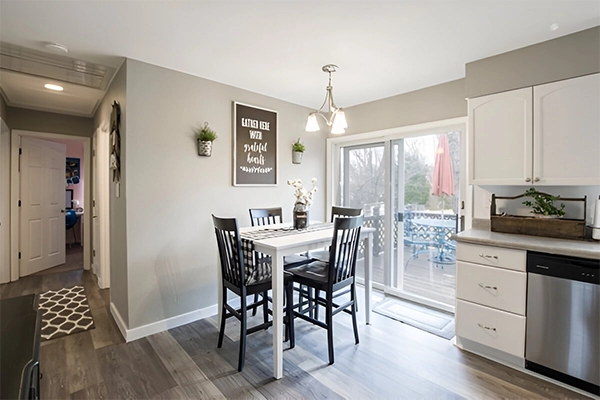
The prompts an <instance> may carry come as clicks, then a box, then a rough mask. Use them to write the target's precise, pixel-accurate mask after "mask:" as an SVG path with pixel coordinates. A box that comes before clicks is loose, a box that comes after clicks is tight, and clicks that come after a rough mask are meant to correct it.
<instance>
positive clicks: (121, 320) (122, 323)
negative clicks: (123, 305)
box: [110, 301, 128, 342]
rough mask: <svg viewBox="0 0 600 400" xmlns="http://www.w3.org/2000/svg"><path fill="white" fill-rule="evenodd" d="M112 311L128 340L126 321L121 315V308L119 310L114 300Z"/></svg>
mask: <svg viewBox="0 0 600 400" xmlns="http://www.w3.org/2000/svg"><path fill="white" fill-rule="evenodd" d="M110 313H111V314H112V316H113V318H114V319H115V322H116V324H117V327H118V328H119V331H120V332H121V336H123V339H125V341H126V342H127V341H128V340H127V327H126V325H125V322H124V321H123V318H122V317H121V314H120V313H119V310H117V307H116V306H115V303H113V302H112V301H111V302H110Z"/></svg>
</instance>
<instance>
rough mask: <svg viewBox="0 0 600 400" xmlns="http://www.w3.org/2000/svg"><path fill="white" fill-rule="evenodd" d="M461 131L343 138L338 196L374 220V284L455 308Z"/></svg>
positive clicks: (371, 223) (368, 222)
mask: <svg viewBox="0 0 600 400" xmlns="http://www.w3.org/2000/svg"><path fill="white" fill-rule="evenodd" d="M460 139H461V132H459V131H442V132H438V133H435V134H427V135H421V136H414V135H413V136H411V137H407V138H402V139H393V138H391V139H389V140H384V141H383V142H377V143H368V144H361V145H356V146H340V150H341V151H340V167H341V168H340V172H341V173H340V176H341V179H340V181H341V182H340V185H339V188H340V190H339V192H338V193H339V200H338V202H337V203H338V204H341V205H344V206H347V207H355V208H362V209H363V212H364V216H365V225H366V226H371V227H374V228H376V233H375V235H374V236H375V237H374V251H373V284H374V286H375V287H379V288H380V289H383V290H385V291H386V292H388V293H391V294H395V295H398V296H401V297H405V298H408V299H411V300H414V301H419V302H422V303H424V304H427V305H430V306H434V307H437V308H441V309H445V310H453V308H454V295H455V281H456V263H455V259H456V258H455V257H456V254H455V253H456V244H455V242H454V241H453V240H451V238H450V236H451V234H452V233H455V232H457V230H458V228H459V226H460V221H461V218H460V216H459V203H460V202H459V197H460V196H459V193H460V170H461V168H460V153H461V148H460ZM359 259H360V258H359ZM359 262H362V259H360V261H359ZM362 270H363V269H362V267H361V266H360V265H359V266H358V267H357V276H358V277H359V278H360V277H362V276H361V275H362Z"/></svg>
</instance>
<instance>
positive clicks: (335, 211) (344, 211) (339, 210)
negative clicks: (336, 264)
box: [308, 206, 362, 261]
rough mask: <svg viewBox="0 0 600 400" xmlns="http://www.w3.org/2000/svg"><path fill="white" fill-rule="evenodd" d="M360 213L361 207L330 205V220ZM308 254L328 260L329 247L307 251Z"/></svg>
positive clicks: (318, 258) (355, 215)
mask: <svg viewBox="0 0 600 400" xmlns="http://www.w3.org/2000/svg"><path fill="white" fill-rule="evenodd" d="M361 214H362V208H350V207H340V206H332V207H331V222H333V221H335V219H336V218H347V217H357V216H359V215H361ZM308 256H309V257H310V258H312V259H316V260H321V261H328V260H329V249H326V250H313V251H309V252H308Z"/></svg>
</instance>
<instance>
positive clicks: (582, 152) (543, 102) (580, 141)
mask: <svg viewBox="0 0 600 400" xmlns="http://www.w3.org/2000/svg"><path fill="white" fill-rule="evenodd" d="M468 111H469V140H470V148H469V161H470V166H469V182H470V183H471V184H474V185H560V186H564V185H600V156H599V154H600V74H594V75H588V76H584V77H580V78H575V79H568V80H564V81H559V82H553V83H549V84H546V85H540V86H535V87H533V88H524V89H519V90H513V91H509V92H504V93H499V94H494V95H489V96H484V97H478V98H475V99H469V101H468Z"/></svg>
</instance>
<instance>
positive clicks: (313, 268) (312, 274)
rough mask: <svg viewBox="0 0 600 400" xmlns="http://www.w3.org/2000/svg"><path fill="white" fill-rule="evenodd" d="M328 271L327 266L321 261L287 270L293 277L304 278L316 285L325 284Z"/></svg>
mask: <svg viewBox="0 0 600 400" xmlns="http://www.w3.org/2000/svg"><path fill="white" fill-rule="evenodd" d="M328 271H329V267H328V264H327V263H326V262H323V261H313V262H311V263H310V264H305V265H301V266H299V267H295V268H290V269H287V272H291V273H292V274H294V276H295V277H298V278H300V279H302V278H304V279H307V280H310V281H314V282H318V283H323V284H325V283H327V273H328Z"/></svg>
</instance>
